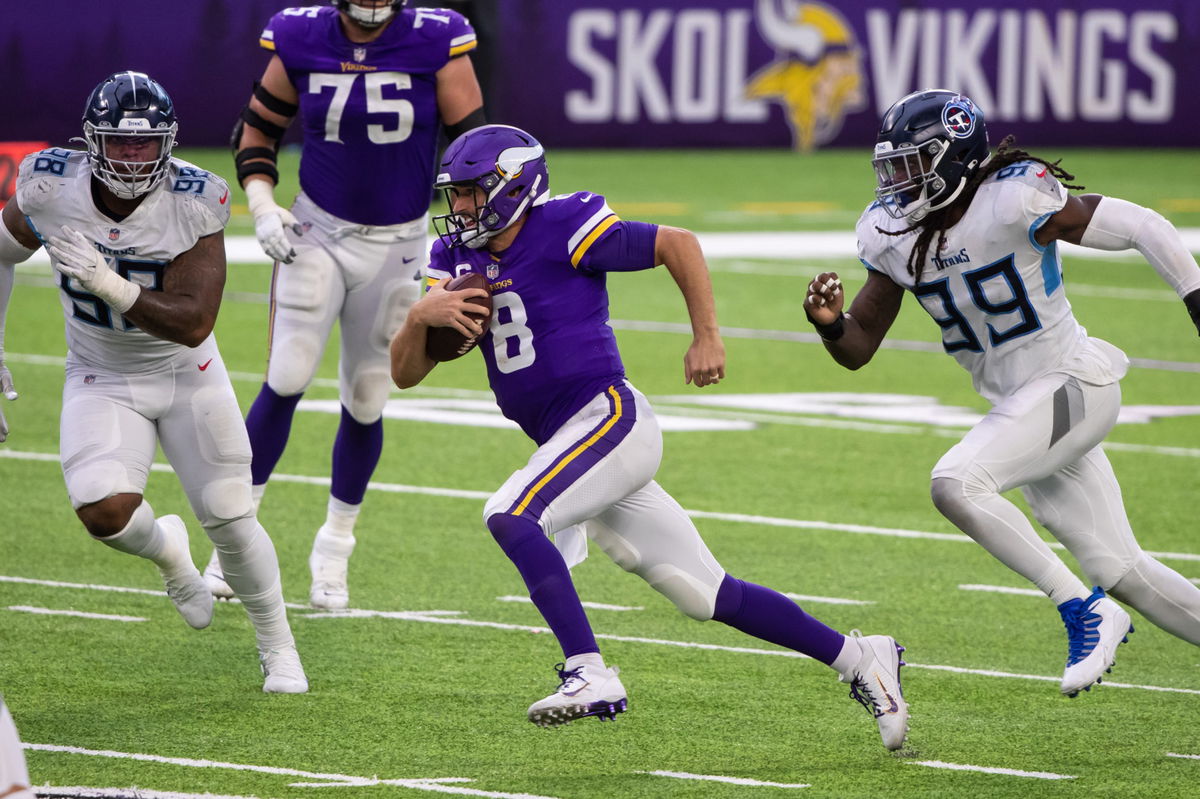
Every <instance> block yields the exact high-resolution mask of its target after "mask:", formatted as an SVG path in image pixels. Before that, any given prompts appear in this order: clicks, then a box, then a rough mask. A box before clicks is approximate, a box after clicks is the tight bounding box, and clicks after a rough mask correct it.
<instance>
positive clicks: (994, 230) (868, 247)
mask: <svg viewBox="0 0 1200 799" xmlns="http://www.w3.org/2000/svg"><path fill="white" fill-rule="evenodd" d="M1013 144H1014V142H1013V141H1012V139H1011V137H1010V138H1008V139H1005V140H1004V141H1003V142H1001V144H1000V146H999V147H998V148H997V149H996V151H995V152H992V151H991V150H990V149H989V145H988V137H987V129H986V127H985V124H984V117H983V112H982V111H981V110H980V109H979V108H978V107H976V105H975V104H974V103H973V102H972V101H971V100H970V99H969V98H967V97H964V96H962V95H960V94H957V93H955V92H951V91H946V90H944V89H926V90H923V91H918V92H913V93H912V94H910V95H907V96H905V97H902V98H900V99H899V100H897V101H896V102H895V103H894V104H893V105H892V106H891V108H889V109H888V110H887V112H886V113H885V114H884V116H883V121H882V123H881V125H880V129H879V135H878V140H877V143H876V145H875V157H874V159H873V161H872V163H873V165H874V166H875V170H876V174H877V177H878V185H877V188H876V191H875V194H876V198H877V199H876V200H875V201H874V202H872V203H871V204H870V205H868V206H867V208H866V210H864V211H863V213H862V216H861V217H860V218H859V221H858V247H859V258H860V260H861V261H862V263H863V264H864V265H865V266H866V268H867V282H866V284H865V285H864V286H863V288H862V290H861V291H860V292H859V293H858V295H857V296H856V297H855V298H854V302H853V304H852V305H851V306H850V309H849V311H848V312H846V313H843V311H842V308H843V306H844V304H845V294H844V292H843V291H842V289H841V281H840V279H839V278H838V276H837V274H836V273H833V272H825V273H823V274H821V275H818V276H817V278H816V279H814V280H812V281H811V282H810V283H809V286H808V292H807V294H806V297H805V301H804V307H805V311H806V312H807V314H808V317H809V319H810V320H811V321H812V323H813V324H814V325H815V326H816V328H817V331H818V332H819V333H820V335H821V338H822V339H823V340H824V343H825V348H826V349H827V350H828V351H829V353H830V354H831V355H832V356H833V358H834V360H836V361H837V362H838V363H839V364H841V365H842V366H845V367H846V368H848V369H858V368H860V367H862V366H864V365H866V364H867V363H868V362H869V361H870V360H871V358H872V357H873V356H874V354H875V352H876V350H877V349H878V348H879V345H880V343H881V342H882V341H883V339H884V336H885V335H886V334H887V332H888V329H889V328H890V327H891V325H892V322H893V321H895V319H896V314H897V313H898V312H899V310H900V302H901V300H902V299H903V298H904V294H905V292H906V291H909V292H912V294H913V295H914V296H915V297H916V298H917V300H918V301H919V302H920V303H921V306H922V307H923V308H924V309H925V310H926V311H927V312H928V313H929V315H930V316H931V317H933V319H934V321H935V322H937V324H938V326H939V327H941V329H942V344H943V348H944V349H945V351H946V353H947V354H949V355H952V356H953V357H954V358H955V360H957V361H958V362H959V363H960V364H961V365H962V366H963V367H964V368H965V369H967V370H968V371H970V372H971V376H972V378H973V382H974V384H975V389H976V390H977V391H978V392H979V394H980V395H981V396H983V397H984V398H985V399H987V400H988V401H989V402H991V403H992V406H993V407H992V409H991V410H990V411H988V413H987V415H986V416H985V417H984V418H983V420H982V421H980V422H979V423H978V424H976V425H975V427H973V428H972V429H971V430H970V431H969V432H968V433H967V434H966V435H965V436H964V437H963V439H962V440H961V441H960V442H958V444H956V445H955V446H954V447H953V448H951V449H950V451H949V452H947V453H946V454H945V455H944V456H942V458H941V460H940V461H938V463H937V465H936V466H935V467H934V469H933V474H932V481H931V493H932V496H933V502H934V504H935V505H936V506H937V508H938V510H940V511H941V512H942V514H943V515H945V516H946V518H948V519H949V520H950V521H952V522H953V523H954V524H955V525H956V526H957V527H958V528H959V529H961V530H962V531H963V532H964V533H966V534H967V535H969V536H970V537H971V538H972V539H974V540H975V541H976V542H978V543H979V544H980V545H982V546H983V547H984V549H986V550H987V551H988V552H990V553H991V554H992V555H993V556H995V557H996V558H997V559H999V560H1000V561H1001V562H1002V563H1004V565H1006V566H1008V567H1009V568H1010V569H1012V570H1013V571H1015V572H1017V573H1018V574H1020V575H1021V576H1023V577H1025V578H1026V579H1028V580H1029V581H1030V582H1032V583H1033V584H1034V585H1036V586H1037V587H1038V588H1039V589H1041V590H1042V591H1043V592H1045V594H1046V595H1047V596H1048V597H1050V599H1051V600H1052V601H1053V602H1054V603H1055V604H1056V605H1057V606H1058V610H1059V613H1060V614H1061V615H1062V619H1063V622H1064V624H1065V625H1066V630H1067V662H1066V667H1065V669H1064V670H1063V677H1062V681H1061V683H1060V686H1059V687H1060V690H1061V691H1062V693H1064V694H1067V695H1068V696H1075V695H1076V694H1078V693H1079V692H1080V691H1083V690H1089V689H1090V688H1091V686H1092V685H1093V684H1094V683H1098V682H1100V680H1101V678H1102V677H1103V676H1104V673H1105V672H1106V671H1111V668H1112V665H1113V661H1114V659H1115V658H1116V650H1117V646H1118V645H1120V644H1121V642H1122V641H1123V640H1124V639H1125V638H1126V633H1128V632H1130V631H1131V630H1132V626H1131V624H1130V619H1129V614H1128V613H1127V612H1126V611H1125V610H1124V608H1122V607H1121V606H1120V605H1118V604H1117V603H1116V602H1114V601H1113V600H1112V599H1110V598H1109V597H1108V596H1106V595H1105V592H1108V593H1109V594H1111V595H1112V596H1113V597H1116V598H1117V599H1119V600H1121V601H1122V602H1126V603H1128V604H1129V605H1131V606H1132V607H1134V608H1136V609H1137V610H1139V611H1141V613H1142V614H1143V615H1144V616H1146V618H1148V619H1149V620H1150V621H1152V622H1154V623H1155V624H1157V625H1158V626H1159V627H1162V628H1163V629H1164V630H1166V631H1168V632H1170V633H1172V634H1173V635H1177V636H1179V637H1180V638H1182V639H1183V640H1185V641H1189V642H1190V643H1193V644H1197V645H1200V588H1198V587H1197V586H1195V585H1192V584H1191V583H1190V582H1188V580H1187V579H1186V578H1184V577H1183V576H1182V575H1180V574H1179V573H1178V572H1176V571H1174V570H1173V569H1171V568H1169V567H1167V566H1166V565H1164V564H1162V563H1160V562H1159V561H1158V560H1157V559H1155V558H1154V557H1153V556H1152V555H1151V554H1149V553H1147V552H1145V551H1143V550H1142V548H1141V547H1140V546H1139V545H1138V542H1137V540H1136V539H1135V538H1134V535H1133V530H1132V529H1131V527H1130V524H1129V518H1128V517H1127V516H1126V513H1125V508H1124V505H1123V504H1122V501H1121V487H1120V486H1119V485H1118V484H1117V478H1116V476H1115V474H1114V473H1113V469H1112V466H1111V465H1110V464H1109V462H1108V457H1107V456H1106V455H1105V454H1104V450H1103V448H1102V447H1101V442H1102V441H1103V440H1104V437H1105V436H1106V435H1107V434H1108V431H1109V430H1111V429H1112V427H1113V425H1114V424H1116V421H1117V414H1118V411H1119V410H1120V405H1121V388H1120V382H1119V381H1120V380H1121V378H1122V377H1124V376H1125V373H1126V371H1127V370H1128V369H1129V359H1128V358H1126V357H1125V353H1123V352H1121V351H1120V350H1119V349H1117V348H1116V347H1114V346H1113V345H1112V344H1109V343H1108V342H1107V341H1104V340H1102V339H1098V338H1094V337H1091V336H1089V335H1088V334H1087V331H1086V330H1084V329H1083V327H1082V326H1081V325H1080V324H1079V322H1078V320H1076V318H1075V315H1074V313H1073V312H1072V310H1071V303H1070V302H1068V300H1067V296H1066V293H1065V286H1064V284H1063V279H1062V260H1061V258H1060V257H1059V253H1058V241H1060V240H1061V241H1067V242H1070V243H1072V244H1081V245H1083V246H1084V247H1091V248H1093V249H1097V250H1124V249H1136V250H1138V251H1139V252H1140V253H1141V254H1142V255H1143V256H1144V257H1145V258H1146V260H1147V261H1149V262H1150V264H1151V265H1152V266H1153V267H1154V269H1155V271H1157V272H1158V274H1159V276H1160V277H1162V279H1163V280H1164V281H1165V282H1166V283H1167V284H1168V285H1170V286H1171V288H1173V289H1174V290H1175V292H1176V293H1177V294H1178V296H1179V298H1180V299H1181V300H1183V303H1184V306H1185V308H1186V309H1187V311H1188V313H1189V314H1190V315H1191V318H1192V321H1193V322H1194V323H1195V324H1196V326H1197V328H1200V267H1198V266H1197V264H1196V260H1195V258H1193V257H1192V254H1191V253H1190V252H1188V248H1187V246H1186V245H1185V243H1184V242H1183V239H1182V238H1181V237H1180V235H1179V233H1178V231H1176V230H1175V228H1174V227H1173V226H1172V225H1171V223H1170V222H1168V221H1167V220H1166V219H1164V218H1163V217H1162V215H1160V214H1158V213H1157V212H1155V211H1152V210H1150V209H1149V208H1143V207H1141V206H1139V205H1134V204H1133V203H1131V202H1127V201H1125V200H1121V199H1117V198H1115V197H1103V196H1101V195H1099V194H1080V195H1073V194H1071V192H1069V191H1068V189H1080V188H1082V187H1080V186H1072V185H1070V181H1072V180H1073V179H1074V176H1072V175H1070V174H1068V173H1067V172H1065V171H1064V170H1063V169H1062V168H1061V167H1059V166H1058V162H1057V161H1055V162H1053V163H1051V162H1048V161H1045V160H1042V159H1040V158H1036V157H1034V156H1031V155H1030V154H1029V153H1026V152H1024V151H1023V150H1020V149H1017V148H1016V147H1015V146H1013ZM1015 488H1020V489H1021V491H1022V493H1023V494H1024V495H1025V498H1026V500H1027V501H1028V502H1029V506H1030V508H1031V509H1032V511H1033V514H1034V517H1035V518H1036V519H1037V520H1038V521H1039V522H1041V523H1042V524H1043V525H1044V526H1045V527H1046V529H1047V530H1049V531H1050V532H1051V533H1052V534H1053V535H1054V537H1055V538H1057V539H1058V540H1059V541H1061V542H1062V544H1063V545H1064V546H1065V547H1066V549H1067V550H1068V551H1069V552H1070V553H1071V554H1072V555H1074V556H1075V557H1076V559H1077V560H1078V561H1079V566H1080V568H1081V569H1082V571H1083V573H1084V575H1085V576H1086V578H1087V580H1088V581H1089V583H1090V585H1091V586H1094V588H1092V587H1089V585H1087V584H1085V583H1084V582H1083V581H1081V580H1080V579H1079V578H1078V577H1077V576H1076V575H1075V573H1074V572H1072V571H1071V569H1070V568H1068V567H1067V565H1066V563H1064V562H1063V560H1062V559H1061V558H1060V557H1059V556H1058V555H1057V554H1056V553H1055V552H1054V551H1053V550H1051V549H1050V547H1049V546H1048V545H1047V544H1046V542H1045V541H1043V540H1042V538H1041V536H1040V535H1038V533H1037V531H1036V530H1035V529H1034V527H1033V525H1032V523H1030V521H1029V519H1028V518H1027V517H1026V516H1025V514H1024V513H1023V512H1022V511H1021V509H1020V508H1018V507H1017V506H1016V505H1014V504H1013V503H1012V502H1010V501H1009V500H1008V499H1006V498H1005V497H1004V492H1006V491H1011V490H1012V489H1015Z"/></svg>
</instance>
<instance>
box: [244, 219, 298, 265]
mask: <svg viewBox="0 0 1200 799" xmlns="http://www.w3.org/2000/svg"><path fill="white" fill-rule="evenodd" d="M285 227H288V228H291V230H292V232H293V233H295V234H296V235H297V236H299V235H302V233H303V228H301V227H300V225H299V223H298V222H296V217H294V216H292V212H291V211H289V210H288V209H286V208H280V207H279V206H278V205H276V206H275V207H274V208H273V209H271V210H270V211H269V212H266V213H263V214H262V215H261V216H255V217H254V235H255V236H256V237H257V238H258V244H259V246H260V247H262V248H263V252H265V253H266V254H267V255H269V256H271V257H272V258H274V259H275V260H276V261H280V262H282V263H285V264H290V263H291V262H292V261H294V260H295V259H296V250H295V249H294V248H293V247H292V243H291V242H290V241H288V237H287V233H285V232H284V228H285Z"/></svg>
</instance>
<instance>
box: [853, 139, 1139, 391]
mask: <svg viewBox="0 0 1200 799" xmlns="http://www.w3.org/2000/svg"><path fill="white" fill-rule="evenodd" d="M1066 202H1067V191H1066V188H1065V187H1064V186H1063V185H1062V184H1061V183H1059V182H1058V180H1056V179H1055V178H1054V176H1053V175H1051V174H1050V173H1049V170H1048V169H1047V168H1046V167H1045V166H1043V165H1042V164H1039V163H1037V162H1032V161H1024V162H1020V163H1016V164H1012V165H1010V166H1007V167H1005V168H1003V169H1001V170H999V171H997V172H996V173H995V174H993V175H991V176H989V177H988V178H987V180H985V181H984V183H983V184H982V185H981V186H980V187H979V190H978V192H977V193H976V195H975V198H974V199H973V200H972V202H971V204H970V206H969V207H968V208H967V211H966V213H965V214H964V215H963V217H962V219H961V220H959V222H958V223H957V224H956V225H954V226H953V227H952V228H950V229H949V230H947V231H946V241H945V245H944V246H943V247H942V248H941V249H940V250H938V251H937V252H933V251H932V249H933V248H931V252H930V254H929V256H928V259H927V261H926V263H925V264H924V266H923V267H922V271H921V279H920V283H919V284H915V285H914V279H913V276H912V275H910V274H909V273H908V267H907V264H908V256H909V252H910V250H911V249H912V246H913V244H914V243H915V241H916V237H917V232H916V231H913V232H909V233H905V234H902V235H898V236H897V235H888V232H891V231H897V230H903V229H904V228H905V227H907V225H908V223H907V222H906V221H905V220H896V219H893V218H892V217H890V216H889V215H888V214H887V213H886V212H885V211H884V209H883V208H882V207H881V206H880V204H879V203H878V202H874V203H872V204H871V205H869V206H868V207H867V209H866V210H865V211H864V212H863V214H862V216H861V217H860V218H859V220H858V229H857V233H858V248H859V258H860V259H861V260H862V262H863V264H864V265H865V266H866V267H867V268H868V269H870V270H873V271H877V272H881V273H883V274H884V275H886V276H887V277H888V278H890V279H891V280H892V282H894V283H896V285H898V286H900V287H902V288H904V289H906V290H908V291H910V292H912V293H913V295H914V296H915V297H916V298H917V300H918V301H919V302H920V303H921V306H922V307H923V308H924V309H925V310H926V312H927V313H928V314H929V315H930V316H931V317H932V318H933V320H934V321H935V322H937V323H938V325H939V326H940V327H941V328H942V346H943V348H944V349H945V351H946V352H947V353H949V354H950V355H952V356H954V358H955V359H956V360H957V361H958V362H959V363H960V364H961V365H962V366H963V367H964V368H965V369H967V370H968V371H969V372H970V373H971V376H972V379H973V381H974V384H975V389H976V391H978V392H979V393H980V394H981V395H983V396H984V397H985V398H986V399H988V400H990V401H991V402H993V403H995V402H999V401H1000V400H1001V399H1002V398H1004V397H1005V396H1007V395H1008V394H1011V393H1012V392H1013V391H1015V390H1016V389H1017V388H1020V387H1021V386H1023V385H1025V384H1026V383H1028V382H1029V381H1030V380H1032V379H1033V378H1035V377H1038V376H1039V375H1042V374H1046V373H1048V372H1051V371H1056V370H1066V371H1070V372H1073V373H1078V374H1079V376H1080V377H1083V378H1085V379H1090V380H1094V381H1098V382H1101V383H1103V382H1111V381H1112V380H1114V379H1117V378H1119V376H1120V375H1119V374H1116V372H1118V371H1120V361H1122V360H1123V356H1121V355H1119V352H1117V353H1116V354H1114V353H1113V352H1107V350H1113V351H1115V348H1114V347H1112V346H1111V345H1108V344H1104V345H1103V348H1104V349H1105V350H1106V352H1103V353H1097V352H1096V351H1095V347H1096V346H1097V345H1096V344H1095V343H1094V342H1095V340H1094V339H1089V338H1088V336H1087V332H1086V331H1085V330H1084V329H1083V328H1082V327H1081V326H1080V325H1079V323H1078V322H1077V321H1076V319H1075V316H1074V314H1073V313H1072V312H1071V304H1070V303H1069V302H1068V301H1067V297H1066V294H1065V292H1064V288H1063V277H1062V260H1061V257H1060V256H1059V252H1058V246H1057V243H1056V242H1050V244H1049V245H1047V246H1044V247H1043V246H1042V245H1041V244H1039V243H1038V242H1037V240H1036V239H1035V238H1034V234H1035V233H1036V232H1037V230H1038V228H1040V227H1041V226H1042V225H1043V224H1045V222H1046V220H1047V219H1048V218H1049V217H1050V216H1052V215H1053V214H1055V213H1057V212H1058V211H1060V210H1062V208H1063V206H1064V205H1065V204H1066ZM935 245H936V239H935ZM1122 373H1123V372H1122Z"/></svg>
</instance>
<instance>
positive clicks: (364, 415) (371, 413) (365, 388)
mask: <svg viewBox="0 0 1200 799" xmlns="http://www.w3.org/2000/svg"><path fill="white" fill-rule="evenodd" d="M391 387H392V376H391V374H390V373H389V372H388V371H387V370H384V369H378V370H376V369H369V370H368V369H363V370H360V371H359V372H358V374H356V375H355V376H354V378H353V380H351V382H350V385H349V387H348V389H349V390H348V391H347V390H343V392H342V398H341V399H342V406H343V407H345V409H346V410H347V412H349V414H350V416H352V417H353V418H354V421H356V422H358V423H359V424H373V423H374V422H375V421H376V420H378V419H379V417H380V416H382V415H383V406H384V405H386V404H387V398H388V392H389V391H390V390H391Z"/></svg>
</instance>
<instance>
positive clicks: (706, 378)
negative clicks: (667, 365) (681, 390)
mask: <svg viewBox="0 0 1200 799" xmlns="http://www.w3.org/2000/svg"><path fill="white" fill-rule="evenodd" d="M724 379H725V344H724V343H722V341H721V337H720V336H719V335H713V336H707V337H703V338H701V337H697V338H694V339H693V340H692V345H691V346H690V347H688V351H687V353H686V354H685V355H684V356H683V382H684V385H686V384H688V383H692V384H694V385H695V386H696V387H697V388H703V387H704V386H715V385H716V384H717V383H720V382H721V381H722V380H724Z"/></svg>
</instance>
